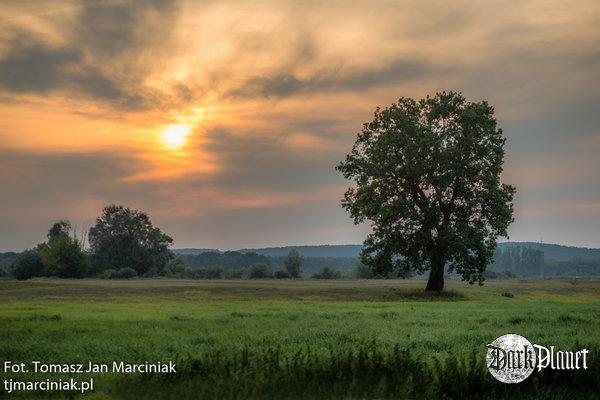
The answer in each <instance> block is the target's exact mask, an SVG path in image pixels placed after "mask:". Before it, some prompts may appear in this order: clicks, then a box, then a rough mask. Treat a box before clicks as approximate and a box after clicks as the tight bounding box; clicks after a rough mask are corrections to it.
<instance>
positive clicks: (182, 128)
mask: <svg viewBox="0 0 600 400" xmlns="http://www.w3.org/2000/svg"><path fill="white" fill-rule="evenodd" d="M191 129H192V127H191V126H189V125H182V124H178V125H169V126H168V127H167V129H165V131H164V132H163V135H162V140H163V142H164V144H165V146H166V147H168V148H169V149H179V148H181V147H183V146H185V144H186V142H187V137H188V135H189V134H190V130H191Z"/></svg>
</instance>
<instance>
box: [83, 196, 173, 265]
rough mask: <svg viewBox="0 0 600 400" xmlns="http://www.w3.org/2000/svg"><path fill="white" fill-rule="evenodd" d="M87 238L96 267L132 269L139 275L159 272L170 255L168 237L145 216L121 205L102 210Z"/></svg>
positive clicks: (170, 242)
mask: <svg viewBox="0 0 600 400" xmlns="http://www.w3.org/2000/svg"><path fill="white" fill-rule="evenodd" d="M89 241H90V246H91V250H92V254H93V260H94V263H95V266H96V268H97V269H100V270H102V269H105V268H116V269H120V268H126V267H130V268H133V269H135V271H136V272H137V274H138V275H144V274H146V273H147V272H149V271H151V272H153V273H155V272H156V271H158V272H162V270H163V269H164V268H165V265H166V264H167V262H168V261H169V260H171V259H172V258H173V254H172V253H171V251H170V250H169V246H171V244H172V243H173V239H172V238H171V237H170V236H167V235H165V234H164V233H162V232H161V230H160V229H158V228H156V227H154V226H153V225H152V222H151V221H150V218H149V217H148V215H147V214H146V213H144V212H141V211H138V210H132V209H130V208H125V207H123V206H116V205H110V206H107V207H105V208H104V209H103V210H102V215H101V216H100V217H98V218H97V219H96V225H95V226H93V227H92V228H90V232H89Z"/></svg>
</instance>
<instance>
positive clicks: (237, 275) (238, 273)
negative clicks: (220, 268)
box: [224, 268, 244, 279]
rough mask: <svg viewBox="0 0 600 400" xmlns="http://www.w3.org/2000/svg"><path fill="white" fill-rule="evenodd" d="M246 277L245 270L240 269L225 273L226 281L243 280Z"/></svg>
mask: <svg viewBox="0 0 600 400" xmlns="http://www.w3.org/2000/svg"><path fill="white" fill-rule="evenodd" d="M243 276H244V269H243V268H238V269H233V270H231V271H227V272H225V275H224V277H225V279H242V277H243Z"/></svg>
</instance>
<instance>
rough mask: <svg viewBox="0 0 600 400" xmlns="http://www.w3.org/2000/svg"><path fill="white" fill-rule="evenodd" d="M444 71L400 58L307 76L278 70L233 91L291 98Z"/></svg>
mask: <svg viewBox="0 0 600 400" xmlns="http://www.w3.org/2000/svg"><path fill="white" fill-rule="evenodd" d="M447 70H449V69H447ZM442 72H443V71H442V70H441V69H440V68H436V67H434V66H433V65H430V64H428V63H425V62H422V61H419V60H416V59H415V60H410V59H397V60H394V61H392V62H390V63H388V64H386V65H384V66H383V67H377V66H374V67H373V68H370V69H359V70H347V69H344V68H342V67H339V68H336V69H335V70H333V71H328V72H319V73H317V74H315V75H313V76H311V77H309V78H305V79H301V78H299V77H297V75H296V74H295V73H293V72H291V71H278V72H276V73H274V74H271V75H266V76H256V77H252V78H250V79H249V80H248V81H247V82H246V83H245V84H244V85H243V86H242V88H241V89H237V90H235V91H233V94H234V95H237V96H248V97H252V96H257V95H262V96H274V97H287V96H292V95H295V94H313V93H318V92H349V91H362V90H368V89H372V88H377V87H381V86H388V85H401V84H403V83H408V82H413V81H415V80H419V79H423V78H426V77H428V76H432V75H433V74H439V73H442Z"/></svg>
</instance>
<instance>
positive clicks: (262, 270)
mask: <svg viewBox="0 0 600 400" xmlns="http://www.w3.org/2000/svg"><path fill="white" fill-rule="evenodd" d="M264 278H272V276H271V274H270V273H269V267H268V266H267V265H266V264H252V266H251V267H250V279H264Z"/></svg>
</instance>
